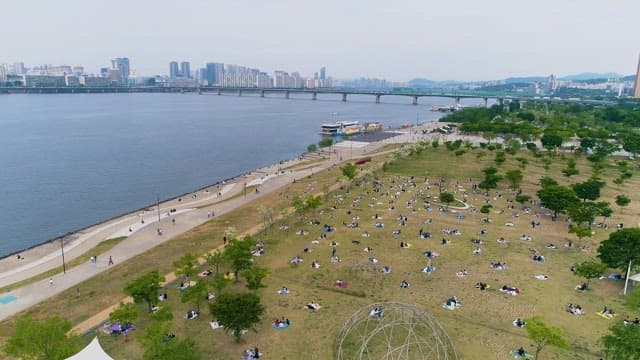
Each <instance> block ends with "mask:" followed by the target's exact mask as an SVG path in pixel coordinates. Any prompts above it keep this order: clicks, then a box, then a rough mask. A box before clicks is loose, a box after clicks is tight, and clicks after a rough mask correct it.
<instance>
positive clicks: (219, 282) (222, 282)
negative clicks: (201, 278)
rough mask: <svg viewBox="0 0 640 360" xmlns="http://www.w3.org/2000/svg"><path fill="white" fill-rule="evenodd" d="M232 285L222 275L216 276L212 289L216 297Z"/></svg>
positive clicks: (212, 282)
mask: <svg viewBox="0 0 640 360" xmlns="http://www.w3.org/2000/svg"><path fill="white" fill-rule="evenodd" d="M229 284H231V280H230V279H227V278H226V277H224V276H222V275H216V276H214V277H213V280H212V281H211V287H212V288H213V290H215V291H216V295H220V293H221V292H222V290H224V288H226V287H227V286H228V285H229Z"/></svg>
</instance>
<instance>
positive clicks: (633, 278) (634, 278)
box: [629, 273, 640, 281]
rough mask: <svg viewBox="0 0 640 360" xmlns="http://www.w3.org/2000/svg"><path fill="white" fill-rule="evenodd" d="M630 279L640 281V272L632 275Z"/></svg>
mask: <svg viewBox="0 0 640 360" xmlns="http://www.w3.org/2000/svg"><path fill="white" fill-rule="evenodd" d="M629 280H631V281H640V273H638V274H635V275H633V276H630V277H629Z"/></svg>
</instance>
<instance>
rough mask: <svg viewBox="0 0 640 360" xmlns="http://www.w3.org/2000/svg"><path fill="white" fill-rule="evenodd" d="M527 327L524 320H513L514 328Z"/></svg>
mask: <svg viewBox="0 0 640 360" xmlns="http://www.w3.org/2000/svg"><path fill="white" fill-rule="evenodd" d="M525 325H526V323H525V322H524V320H522V319H520V318H517V319H515V320H513V326H515V327H519V328H523V327H524V326H525Z"/></svg>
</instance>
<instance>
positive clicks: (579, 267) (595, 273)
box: [573, 261, 607, 287]
mask: <svg viewBox="0 0 640 360" xmlns="http://www.w3.org/2000/svg"><path fill="white" fill-rule="evenodd" d="M605 271H607V265H605V264H603V263H601V262H599V261H584V262H582V263H580V264H576V265H575V271H574V272H573V274H574V275H576V276H580V277H583V278H585V279H587V287H589V281H590V280H591V279H595V278H598V277H600V276H602V274H604V272H605Z"/></svg>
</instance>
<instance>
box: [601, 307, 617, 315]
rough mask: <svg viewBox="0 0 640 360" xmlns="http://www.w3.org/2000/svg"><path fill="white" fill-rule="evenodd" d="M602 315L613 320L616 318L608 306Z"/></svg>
mask: <svg viewBox="0 0 640 360" xmlns="http://www.w3.org/2000/svg"><path fill="white" fill-rule="evenodd" d="M600 313H601V314H602V315H604V316H606V317H608V318H612V317H614V316H615V314H614V313H613V310H611V309H610V308H608V307H606V306H605V307H604V308H603V309H602V311H601V312H600Z"/></svg>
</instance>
